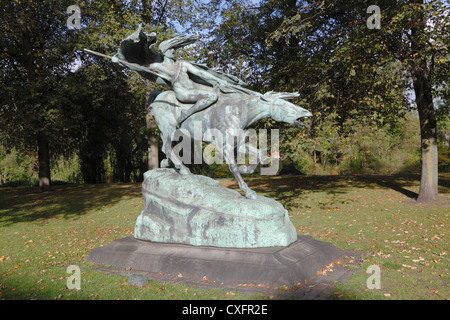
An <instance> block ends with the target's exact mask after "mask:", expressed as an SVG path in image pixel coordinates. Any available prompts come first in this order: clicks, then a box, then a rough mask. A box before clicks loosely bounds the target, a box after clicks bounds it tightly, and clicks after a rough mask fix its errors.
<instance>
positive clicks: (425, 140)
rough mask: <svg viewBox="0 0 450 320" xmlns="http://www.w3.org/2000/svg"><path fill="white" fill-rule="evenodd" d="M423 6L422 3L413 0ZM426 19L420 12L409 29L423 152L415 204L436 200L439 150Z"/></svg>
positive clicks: (419, 11)
mask: <svg viewBox="0 0 450 320" xmlns="http://www.w3.org/2000/svg"><path fill="white" fill-rule="evenodd" d="M411 2H413V3H419V4H423V0H413V1H411ZM425 22H426V21H425V17H424V14H423V12H422V11H421V10H418V11H417V12H416V16H415V21H414V25H413V27H412V28H411V36H412V37H411V38H412V40H411V51H412V52H411V53H412V55H413V57H415V59H414V61H412V63H411V75H412V78H413V86H414V92H415V94H416V104H417V109H418V111H419V120H420V136H421V151H422V159H421V162H422V175H421V178H420V190H419V196H418V197H417V201H418V202H431V201H433V200H435V199H436V198H437V197H438V149H437V123H436V114H435V110H434V106H433V94H432V88H431V79H430V70H429V69H428V65H427V59H426V53H425V48H426V41H425V39H426V36H425Z"/></svg>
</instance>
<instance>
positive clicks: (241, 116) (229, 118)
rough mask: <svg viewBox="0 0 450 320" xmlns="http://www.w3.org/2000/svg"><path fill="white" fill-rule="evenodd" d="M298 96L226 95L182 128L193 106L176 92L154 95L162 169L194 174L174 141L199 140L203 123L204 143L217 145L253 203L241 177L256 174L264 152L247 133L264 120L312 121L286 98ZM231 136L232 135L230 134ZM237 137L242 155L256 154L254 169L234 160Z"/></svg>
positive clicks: (152, 106)
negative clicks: (183, 135) (177, 135)
mask: <svg viewBox="0 0 450 320" xmlns="http://www.w3.org/2000/svg"><path fill="white" fill-rule="evenodd" d="M295 96H297V94H286V93H274V92H268V93H266V94H264V95H261V94H256V93H255V94H252V95H248V94H245V93H244V94H229V96H228V95H227V94H222V95H221V96H220V98H219V100H218V101H217V102H216V103H215V104H213V105H212V106H210V107H209V108H207V109H205V110H203V111H200V112H197V113H194V114H192V115H191V116H190V117H189V118H187V119H186V120H185V121H183V122H182V124H181V126H178V122H177V119H179V116H180V114H181V113H182V112H183V111H185V110H188V109H189V108H190V105H188V104H182V103H180V102H179V101H178V100H177V99H176V97H175V94H174V93H173V91H165V92H163V93H159V94H158V93H154V94H151V95H150V98H149V107H150V110H151V112H152V114H153V116H154V118H155V121H156V123H157V125H158V128H159V129H160V132H161V139H162V142H163V146H162V151H163V152H164V154H165V155H166V157H167V158H166V159H164V160H163V161H161V167H168V166H169V162H172V163H173V164H174V165H175V168H176V169H177V170H178V171H179V172H180V173H181V174H190V171H189V169H188V168H187V167H186V166H185V165H184V164H183V161H182V160H181V159H180V157H179V156H178V155H177V154H175V153H174V152H172V151H173V150H172V142H173V140H172V137H173V134H174V132H175V131H176V130H178V129H180V130H185V131H186V132H188V133H189V135H190V136H191V137H195V136H196V135H195V134H194V128H195V124H198V123H201V128H202V135H201V136H202V140H203V141H204V142H210V143H213V144H214V145H215V147H216V150H217V151H219V152H220V153H221V154H222V155H223V157H224V159H225V162H226V163H227V165H228V168H229V169H230V171H231V172H232V174H233V176H234V177H235V179H236V181H237V182H238V184H239V188H240V189H241V190H242V191H244V192H245V196H246V197H247V198H249V199H256V198H257V195H256V193H255V191H253V190H252V189H250V188H249V187H248V185H247V184H246V183H245V181H244V180H243V178H242V176H241V173H252V172H253V171H254V169H255V168H256V166H257V165H258V163H259V162H260V161H261V151H260V150H258V149H256V148H255V147H254V146H252V145H250V144H249V143H247V142H246V139H245V137H246V131H245V129H247V128H248V127H249V126H250V125H251V124H253V123H254V122H256V121H258V120H260V119H263V118H269V117H270V118H272V119H274V120H276V121H280V122H286V123H290V124H298V121H297V119H299V118H302V117H310V116H311V113H310V112H309V111H307V110H305V109H303V108H300V107H298V106H296V105H294V104H292V103H290V102H288V101H285V100H283V99H282V98H293V97H295ZM210 129H214V130H218V131H219V132H220V133H221V134H222V137H230V136H232V137H233V141H228V140H227V139H222V141H221V144H220V141H213V135H205V134H204V133H205V132H207V131H208V130H210ZM230 133H231V134H230ZM234 137H237V146H236V147H237V149H238V150H239V151H240V152H243V153H244V152H246V151H248V152H249V153H252V154H253V155H255V156H256V159H257V161H256V163H253V164H252V165H250V166H245V165H241V166H238V165H237V164H236V162H235V160H234V148H235V145H234Z"/></svg>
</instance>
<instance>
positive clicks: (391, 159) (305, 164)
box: [281, 113, 420, 174]
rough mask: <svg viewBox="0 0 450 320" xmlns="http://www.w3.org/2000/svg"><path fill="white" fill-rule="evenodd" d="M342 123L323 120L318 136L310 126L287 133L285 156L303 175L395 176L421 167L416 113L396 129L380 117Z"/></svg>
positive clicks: (330, 118) (332, 117)
mask: <svg viewBox="0 0 450 320" xmlns="http://www.w3.org/2000/svg"><path fill="white" fill-rule="evenodd" d="M339 122H340V120H339V118H338V117H337V114H336V113H334V114H332V115H330V116H328V117H325V118H323V119H321V120H320V122H319V123H317V124H316V126H315V129H314V131H315V132H314V133H312V132H308V131H309V128H307V127H306V128H305V129H303V130H301V131H297V133H294V131H293V130H290V131H287V132H286V133H285V135H283V137H284V138H282V142H281V150H282V154H283V155H284V157H289V158H290V159H292V161H293V163H294V164H295V167H296V169H297V170H298V171H299V172H300V173H303V174H329V173H334V174H335V173H341V174H352V173H364V174H370V173H394V172H402V171H404V170H407V171H409V170H412V171H417V170H418V168H419V167H420V157H419V150H420V144H419V143H420V138H419V133H418V131H419V130H418V119H417V117H416V116H414V115H413V114H407V115H406V117H405V118H404V119H399V120H398V121H397V124H396V128H395V129H393V128H392V126H389V125H379V123H378V121H377V117H376V116H373V117H372V118H368V117H365V118H362V119H361V118H359V119H358V120H354V119H352V118H350V119H348V120H347V121H345V122H344V123H343V124H342V125H341V124H339ZM310 128H311V126H310ZM294 130H295V129H294Z"/></svg>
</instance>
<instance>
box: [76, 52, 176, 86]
mask: <svg viewBox="0 0 450 320" xmlns="http://www.w3.org/2000/svg"><path fill="white" fill-rule="evenodd" d="M83 50H84V51H86V52H87V53H90V54H93V55H96V56H99V57H102V58H107V59H110V60H112V61H113V62H120V63H121V64H123V65H124V66H126V67H128V68H130V69H134V70H139V71H144V72H148V73H151V74H153V75H154V76H157V77H160V78H163V79H164V80H167V81H170V82H171V81H172V79H171V78H169V77H168V76H166V75H164V74H159V73H156V72H154V71H151V70H149V69H148V68H145V67H142V66H140V65H138V64H136V63H131V62H127V61H124V60H121V59H119V58H117V57H111V56H108V55H106V54H103V53H100V52H96V51H92V50H89V49H83Z"/></svg>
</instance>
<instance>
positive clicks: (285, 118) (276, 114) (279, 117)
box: [270, 99, 312, 124]
mask: <svg viewBox="0 0 450 320" xmlns="http://www.w3.org/2000/svg"><path fill="white" fill-rule="evenodd" d="M270 115H271V118H272V119H273V120H275V121H280V122H286V123H292V124H294V123H295V122H296V120H297V119H299V118H305V117H311V116H312V114H311V112H309V111H308V110H306V109H303V108H301V107H299V106H296V105H295V104H293V103H290V102H288V101H285V100H282V99H274V100H273V101H272V103H271V111H270Z"/></svg>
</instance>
